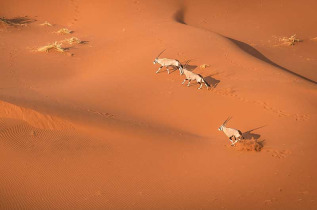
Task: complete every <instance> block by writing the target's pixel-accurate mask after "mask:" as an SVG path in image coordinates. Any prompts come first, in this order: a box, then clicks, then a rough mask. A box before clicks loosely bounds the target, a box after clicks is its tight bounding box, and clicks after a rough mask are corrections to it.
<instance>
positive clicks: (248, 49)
mask: <svg viewBox="0 0 317 210" xmlns="http://www.w3.org/2000/svg"><path fill="white" fill-rule="evenodd" d="M185 15H186V9H185V6H184V5H182V6H181V7H180V9H179V10H177V11H176V12H175V14H174V16H173V18H174V20H175V21H176V22H178V23H180V24H183V25H186V26H190V27H195V28H198V29H201V30H205V31H208V32H210V33H213V34H218V35H220V36H221V37H223V38H225V39H227V40H229V41H231V42H232V43H233V44H235V45H236V46H237V47H238V48H239V49H240V50H242V52H244V53H245V54H246V55H249V56H251V57H252V58H255V59H258V60H260V61H262V62H264V63H266V64H269V65H271V66H273V67H275V68H277V69H279V70H283V71H284V72H285V73H288V74H290V75H292V76H294V77H297V78H299V79H302V80H304V81H306V82H309V83H313V84H317V81H315V80H313V79H310V78H308V77H305V76H303V75H300V74H298V73H296V72H293V71H291V70H289V69H287V68H285V67H283V66H280V65H279V64H277V63H275V62H273V61H272V60H270V59H268V58H267V57H266V56H265V55H263V54H262V53H261V52H259V51H258V50H256V49H255V48H254V47H252V46H250V45H248V44H247V43H245V42H242V41H240V40H236V39H233V38H231V37H226V36H224V35H222V34H219V33H217V32H214V31H210V30H207V29H204V28H201V27H197V26H194V25H189V24H188V23H186V22H185Z"/></svg>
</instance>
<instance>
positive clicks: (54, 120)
mask: <svg viewBox="0 0 317 210" xmlns="http://www.w3.org/2000/svg"><path fill="white" fill-rule="evenodd" d="M0 117H2V118H11V119H18V120H23V121H26V122H27V123H28V124H30V125H31V126H33V127H36V128H40V129H47V130H62V129H72V128H73V125H72V124H71V123H70V122H67V121H65V120H63V119H60V118H58V117H54V116H51V115H47V114H41V113H39V112H37V111H34V110H32V109H27V108H24V107H21V106H17V105H14V104H10V103H7V102H4V101H0Z"/></svg>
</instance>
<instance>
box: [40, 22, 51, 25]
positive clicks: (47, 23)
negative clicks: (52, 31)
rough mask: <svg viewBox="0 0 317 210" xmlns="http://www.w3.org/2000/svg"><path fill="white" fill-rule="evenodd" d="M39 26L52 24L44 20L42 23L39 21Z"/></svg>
mask: <svg viewBox="0 0 317 210" xmlns="http://www.w3.org/2000/svg"><path fill="white" fill-rule="evenodd" d="M40 26H53V25H52V24H50V23H49V22H47V21H45V22H44V23H41V24H40Z"/></svg>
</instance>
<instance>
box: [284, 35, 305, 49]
mask: <svg viewBox="0 0 317 210" xmlns="http://www.w3.org/2000/svg"><path fill="white" fill-rule="evenodd" d="M280 41H281V42H283V43H282V44H284V45H288V46H291V45H295V43H296V42H301V41H302V40H300V39H297V38H296V34H294V35H293V36H291V37H289V38H288V37H283V38H281V39H280Z"/></svg>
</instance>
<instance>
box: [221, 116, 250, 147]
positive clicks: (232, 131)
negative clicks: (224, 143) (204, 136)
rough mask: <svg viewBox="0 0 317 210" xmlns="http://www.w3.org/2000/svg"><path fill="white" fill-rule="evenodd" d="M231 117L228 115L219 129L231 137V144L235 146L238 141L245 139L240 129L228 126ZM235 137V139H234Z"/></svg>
mask: <svg viewBox="0 0 317 210" xmlns="http://www.w3.org/2000/svg"><path fill="white" fill-rule="evenodd" d="M230 119H231V117H228V118H227V119H226V121H225V122H224V123H222V125H221V126H220V127H219V128H218V130H219V131H223V132H224V133H225V134H226V136H228V137H229V140H230V142H231V146H234V145H235V144H236V143H237V142H238V141H240V140H241V139H244V137H243V136H242V132H241V131H240V130H237V129H234V128H227V127H226V124H227V122H228V121H229V120H230ZM233 138H234V140H235V141H233Z"/></svg>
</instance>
